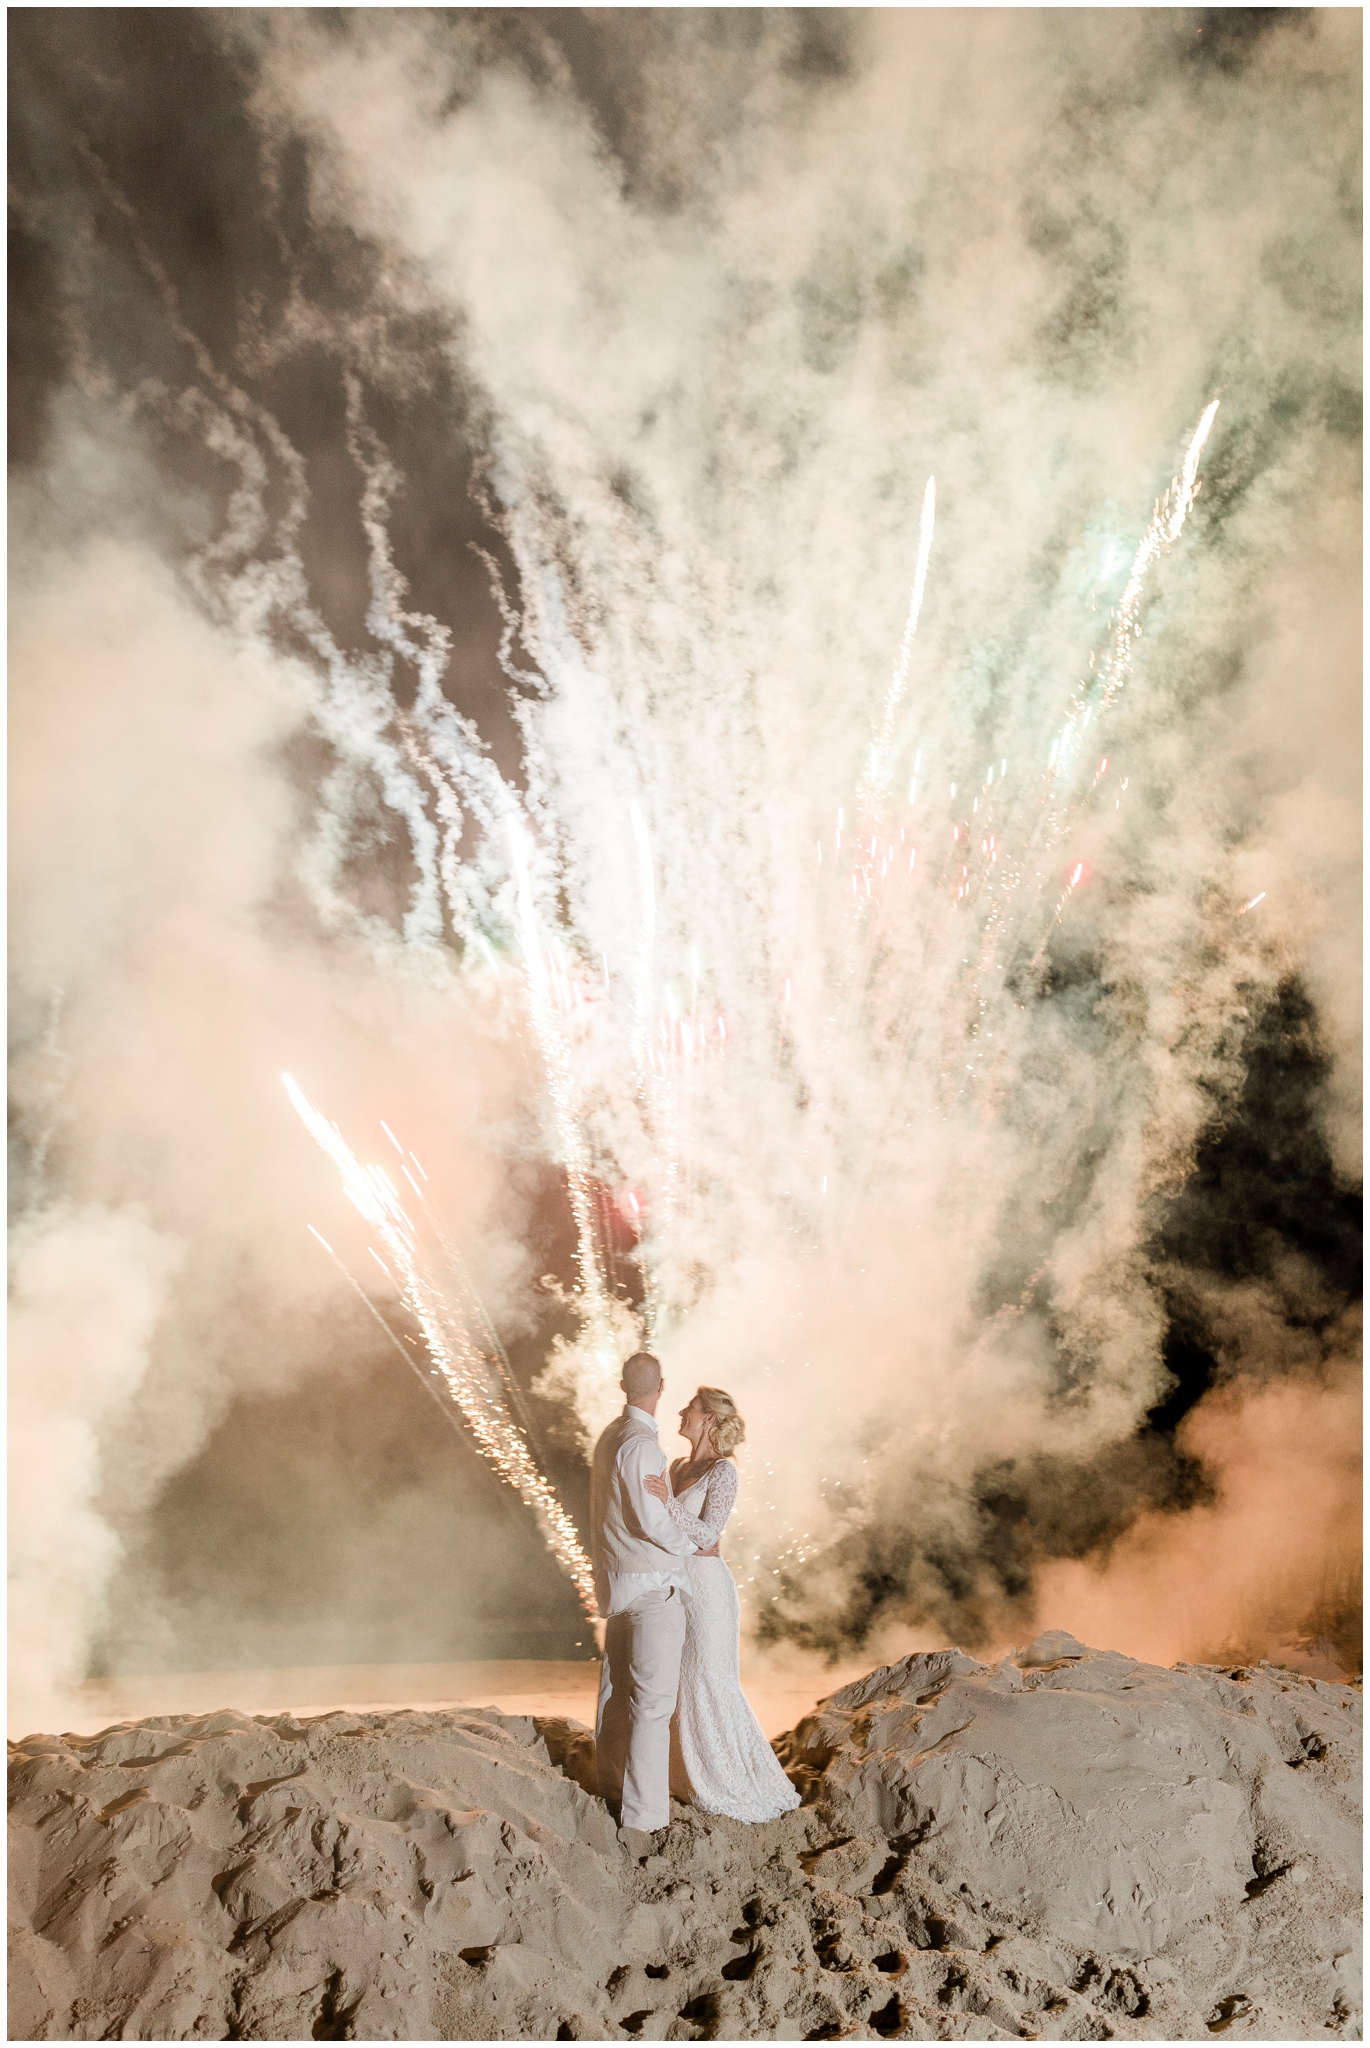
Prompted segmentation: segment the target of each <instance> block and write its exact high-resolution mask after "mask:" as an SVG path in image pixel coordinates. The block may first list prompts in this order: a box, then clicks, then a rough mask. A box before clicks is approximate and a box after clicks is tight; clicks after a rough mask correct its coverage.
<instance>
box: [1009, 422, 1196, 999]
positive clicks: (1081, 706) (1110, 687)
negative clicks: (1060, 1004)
mask: <svg viewBox="0 0 1370 2048" xmlns="http://www.w3.org/2000/svg"><path fill="white" fill-rule="evenodd" d="M1219 403H1220V401H1219V400H1218V399H1216V398H1215V399H1213V400H1212V402H1211V403H1210V404H1209V405H1208V406H1207V407H1206V408H1205V410H1204V412H1203V414H1202V416H1201V418H1200V420H1199V423H1198V425H1197V426H1196V427H1195V429H1194V432H1193V434H1192V435H1191V437H1190V441H1189V445H1188V447H1187V448H1186V450H1185V458H1184V462H1183V464H1182V466H1181V469H1180V474H1179V476H1178V477H1176V478H1175V479H1174V480H1173V481H1172V483H1171V485H1170V488H1169V489H1168V490H1167V491H1166V493H1165V496H1164V497H1163V498H1162V499H1161V502H1160V504H1159V505H1158V506H1157V507H1156V510H1155V512H1154V513H1153V515H1152V518H1151V523H1150V525H1149V526H1148V527H1147V530H1146V532H1145V533H1144V534H1143V536H1142V539H1141V542H1140V544H1139V545H1138V548H1137V551H1136V553H1135V554H1134V556H1133V558H1132V567H1131V570H1130V571H1129V574H1128V579H1127V582H1126V584H1125V585H1124V588H1123V593H1122V596H1121V597H1120V598H1119V599H1118V602H1117V604H1116V606H1115V607H1114V611H1113V630H1112V632H1111V634H1110V636H1109V643H1108V649H1107V652H1106V653H1105V655H1104V659H1103V661H1102V663H1100V664H1099V667H1098V676H1097V680H1096V679H1095V678H1094V677H1090V678H1089V679H1088V681H1086V682H1083V683H1081V684H1080V686H1079V687H1078V689H1077V690H1076V693H1075V696H1074V698H1073V700H1072V703H1071V707H1070V710H1069V712H1068V713H1067V716H1066V721H1065V724H1064V725H1063V726H1062V728H1061V731H1060V733H1059V734H1058V736H1057V738H1056V740H1055V741H1054V742H1053V744H1052V749H1051V754H1050V757H1049V760H1048V763H1047V786H1048V791H1049V793H1050V798H1051V799H1054V797H1055V793H1056V790H1057V788H1058V787H1059V786H1060V785H1061V784H1063V783H1064V782H1065V780H1066V778H1067V776H1068V773H1069V770H1070V768H1071V766H1072V765H1073V760H1074V759H1076V758H1078V757H1079V756H1080V755H1081V754H1082V752H1083V745H1084V738H1085V734H1086V732H1087V730H1088V728H1089V726H1090V724H1091V722H1092V721H1093V720H1094V718H1095V716H1096V714H1097V715H1098V718H1099V720H1100V722H1101V723H1102V720H1103V718H1104V716H1105V715H1106V714H1107V713H1108V712H1109V711H1110V710H1111V709H1112V708H1113V706H1114V704H1115V703H1116V702H1117V700H1118V698H1119V696H1120V695H1121V693H1122V691H1123V689H1124V688H1125V687H1126V684H1127V679H1128V675H1129V673H1130V671H1131V668H1132V657H1133V649H1134V648H1135V646H1136V643H1137V641H1138V640H1139V639H1140V638H1141V633H1142V622H1141V608H1142V598H1143V596H1144V594H1145V590H1146V585H1147V580H1148V578H1149V576H1150V574H1151V572H1152V570H1153V569H1154V568H1155V566H1156V564H1157V563H1158V562H1159V561H1160V560H1161V558H1162V557H1163V556H1164V555H1166V554H1168V553H1169V551H1170V549H1171V548H1172V547H1173V546H1174V544H1175V542H1176V541H1177V540H1178V539H1179V537H1180V535H1181V534H1182V533H1183V531H1184V525H1185V521H1186V519H1187V518H1188V516H1189V512H1190V508H1191V507H1192V505H1193V503H1194V500H1195V498H1196V497H1197V496H1198V493H1199V480H1198V472H1199V459H1200V457H1201V456H1202V454H1203V451H1204V446H1205V444H1206V442H1207V440H1208V437H1209V434H1210V433H1211V432H1212V428H1213V422H1214V420H1215V419H1216V417H1217V413H1218V406H1219ZM1107 767H1108V760H1107V757H1106V756H1105V757H1104V759H1103V761H1102V764H1101V767H1100V769H1099V770H1097V771H1096V773H1095V774H1094V776H1093V777H1092V779H1091V789H1093V787H1095V786H1096V785H1097V783H1098V782H1099V780H1100V779H1101V775H1102V773H1103V772H1104V771H1105V770H1106V769H1107ZM1083 800H1084V799H1083V798H1079V799H1077V800H1076V802H1075V804H1073V805H1069V804H1059V803H1056V802H1054V801H1050V800H1049V803H1048V808H1047V811H1046V815H1045V818H1044V821H1043V824H1044V830H1043V833H1042V838H1041V844H1042V846H1043V848H1044V849H1046V848H1050V847H1052V846H1055V845H1057V844H1059V842H1060V840H1061V838H1062V836H1063V834H1064V832H1065V830H1066V828H1067V826H1068V824H1069V822H1070V820H1071V819H1072V818H1073V817H1074V815H1075V814H1076V812H1077V811H1078V809H1079V805H1080V803H1081V802H1082V801H1083ZM1083 878H1084V870H1083V867H1082V866H1080V865H1077V866H1076V867H1074V868H1073V869H1072V871H1071V877H1070V879H1069V881H1068V882H1067V883H1066V885H1065V887H1064V888H1063V889H1062V890H1061V891H1060V892H1059V894H1058V895H1057V897H1056V900H1055V903H1054V905H1053V909H1052V913H1051V926H1052V927H1054V926H1056V925H1058V924H1059V923H1060V922H1061V919H1062V917H1063V915H1064V913H1065V909H1066V906H1067V904H1068V903H1069V901H1070V899H1071V897H1072V896H1073V894H1074V893H1075V890H1076V889H1077V888H1078V887H1079V884H1080V882H1081V881H1082V880H1083ZM1049 942H1050V930H1048V931H1047V933H1046V934H1045V935H1044V936H1043V938H1042V939H1041V942H1040V944H1039V945H1038V947H1037V950H1036V953H1035V954H1034V956H1033V958H1034V962H1038V961H1040V960H1041V958H1042V956H1043V954H1044V952H1045V949H1046V947H1047V945H1048V944H1049Z"/></svg>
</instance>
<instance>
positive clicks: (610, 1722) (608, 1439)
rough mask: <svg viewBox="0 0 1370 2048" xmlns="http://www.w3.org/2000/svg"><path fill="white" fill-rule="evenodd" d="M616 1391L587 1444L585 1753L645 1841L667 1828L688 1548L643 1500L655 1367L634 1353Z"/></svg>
mask: <svg viewBox="0 0 1370 2048" xmlns="http://www.w3.org/2000/svg"><path fill="white" fill-rule="evenodd" d="M619 1384H620V1385H621V1386H622V1388H623V1392H624V1396H625V1401H626V1405H625V1407H624V1410H623V1413H622V1414H621V1415H620V1416H619V1417H618V1418H617V1420H616V1421H614V1422H611V1423H610V1424H609V1427H608V1428H607V1429H606V1430H605V1432H604V1434H603V1436H602V1437H601V1438H600V1440H599V1442H598V1443H597V1444H596V1445H595V1457H594V1468H593V1475H592V1478H591V1482H590V1527H591V1552H592V1556H593V1562H594V1568H595V1597H596V1599H597V1600H598V1601H599V1611H600V1613H601V1614H602V1615H603V1616H604V1619H605V1629H604V1664H603V1667H602V1670H601V1672H600V1680H599V1711H598V1714H597V1715H596V1718H595V1747H596V1752H597V1755H598V1759H599V1790H600V1796H601V1798H603V1799H606V1800H607V1801H608V1802H609V1805H610V1808H611V1809H612V1808H614V1807H619V1808H620V1814H619V1818H620V1823H621V1825H622V1826H623V1827H625V1828H640V1829H641V1830H642V1831H643V1832H644V1833H646V1834H652V1833H655V1831H656V1830H657V1829H658V1828H664V1827H668V1826H669V1825H670V1819H671V1801H670V1756H671V1716H672V1714H673V1713H674V1712H675V1704H676V1694H677V1692H678V1690H679V1687H680V1652H681V1647H682V1645H683V1644H684V1641H685V1603H686V1601H687V1600H688V1598H689V1595H690V1581H689V1578H688V1576H687V1574H686V1570H685V1562H686V1559H687V1558H690V1557H692V1556H693V1555H694V1552H695V1548H696V1546H695V1545H694V1544H693V1543H692V1542H691V1541H690V1539H689V1537H688V1536H687V1535H685V1533H684V1531H683V1530H681V1529H678V1528H677V1527H676V1525H675V1523H674V1522H673V1521H672V1520H671V1518H670V1516H669V1514H668V1513H667V1512H666V1509H665V1507H664V1505H663V1504H662V1502H661V1501H659V1500H657V1499H655V1498H654V1497H653V1495H652V1494H650V1493H648V1491H647V1488H646V1486H645V1485H644V1484H643V1481H644V1480H645V1479H646V1478H647V1476H648V1474H649V1473H658V1474H659V1473H662V1472H664V1471H665V1470H666V1457H665V1453H664V1452H663V1451H662V1448H661V1445H660V1444H659V1443H658V1442H657V1434H656V1422H655V1419H654V1418H655V1415H656V1404H657V1402H658V1401H659V1400H660V1399H661V1389H662V1384H663V1382H662V1377H661V1367H660V1366H659V1365H658V1363H657V1361H656V1359H655V1358H653V1356H652V1354H651V1352H650V1351H638V1352H636V1353H635V1354H634V1355H633V1357H632V1358H630V1359H629V1360H628V1362H627V1364H626V1365H625V1366H624V1368H623V1377H622V1379H621V1380H620V1382H619Z"/></svg>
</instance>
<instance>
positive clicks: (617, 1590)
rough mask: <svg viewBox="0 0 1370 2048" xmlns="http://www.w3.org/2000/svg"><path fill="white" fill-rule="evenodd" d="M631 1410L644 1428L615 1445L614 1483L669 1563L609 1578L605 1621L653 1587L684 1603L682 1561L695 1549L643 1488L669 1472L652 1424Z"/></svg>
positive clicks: (685, 1590) (649, 1418)
mask: <svg viewBox="0 0 1370 2048" xmlns="http://www.w3.org/2000/svg"><path fill="white" fill-rule="evenodd" d="M629 1405H630V1406H631V1407H632V1409H633V1414H634V1416H635V1417H636V1418H637V1419H638V1422H639V1425H641V1424H643V1423H645V1424H646V1428H642V1427H641V1426H639V1427H638V1428H637V1429H635V1430H634V1431H633V1433H632V1434H631V1435H630V1436H628V1437H625V1439H624V1441H623V1442H622V1443H621V1444H620V1445H619V1449H618V1455H617V1457H616V1458H615V1460H614V1474H615V1478H616V1479H617V1481H618V1483H619V1485H620V1486H621V1487H622V1488H623V1490H624V1493H625V1494H626V1496H627V1498H628V1500H629V1501H630V1502H631V1504H632V1508H633V1512H634V1513H635V1515H636V1517H637V1520H638V1522H639V1524H640V1525H641V1528H642V1530H643V1533H644V1534H645V1535H647V1536H649V1537H650V1538H651V1539H652V1541H653V1542H654V1543H659V1544H660V1546H661V1548H662V1549H663V1550H664V1551H668V1552H669V1553H670V1554H671V1557H672V1559H673V1562H671V1563H669V1564H666V1565H664V1566H663V1568H662V1569H661V1570H660V1571H636V1572H615V1571H611V1572H609V1573H608V1574H607V1577H608V1581H609V1605H608V1607H607V1608H606V1609H604V1612H605V1615H606V1616H608V1615H613V1614H622V1612H623V1610H624V1609H625V1608H626V1607H631V1605H632V1603H633V1602H634V1600H636V1599H638V1598H639V1596H640V1595H641V1594H643V1593H645V1592H647V1591H648V1590H649V1588H653V1587H658V1588H664V1587H667V1586H674V1587H675V1589H676V1591H677V1593H678V1594H679V1595H680V1596H681V1598H682V1599H688V1598H689V1596H690V1575H689V1572H688V1571H687V1570H686V1561H687V1559H689V1558H691V1557H693V1556H694V1554H695V1551H696V1549H697V1548H698V1546H697V1545H696V1544H695V1543H694V1542H693V1541H692V1540H691V1538H690V1537H688V1536H687V1535H686V1534H685V1532H684V1530H683V1529H680V1528H678V1527H677V1526H676V1524H675V1523H674V1522H673V1521H672V1520H671V1517H670V1514H669V1513H668V1511H667V1507H666V1503H665V1501H661V1500H658V1499H657V1498H656V1496H655V1494H651V1493H649V1492H648V1491H647V1488H646V1486H645V1485H644V1483H643V1482H644V1481H645V1480H646V1478H647V1476H648V1474H649V1473H656V1474H659V1475H662V1476H664V1474H665V1472H666V1470H667V1465H666V1453H665V1452H664V1451H663V1450H662V1448H661V1444H660V1441H659V1439H658V1437H657V1433H656V1418H655V1417H654V1416H651V1415H649V1414H648V1413H647V1411H646V1409H645V1408H639V1407H637V1405H636V1404H635V1403H630V1404H629Z"/></svg>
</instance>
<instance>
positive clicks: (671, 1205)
mask: <svg viewBox="0 0 1370 2048" xmlns="http://www.w3.org/2000/svg"><path fill="white" fill-rule="evenodd" d="M628 815H629V818H630V820H631V822H632V827H633V840H634V843H635V845H636V847H637V860H638V885H639V889H640V892H641V904H642V909H641V919H640V923H639V926H638V943H637V961H636V968H635V972H634V976H633V1067H634V1073H635V1075H636V1080H637V1090H638V1096H639V1099H640V1101H641V1104H642V1113H643V1120H644V1123H645V1125H646V1128H647V1131H648V1133H649V1134H650V1137H651V1139H652V1141H653V1144H654V1147H655V1151H656V1157H657V1172H658V1177H659V1181H660V1192H659V1196H658V1199H657V1203H656V1205H655V1208H654V1212H653V1217H652V1238H651V1242H650V1243H649V1245H647V1246H646V1247H645V1248H644V1253H643V1277H644V1282H645V1288H646V1296H645V1300H644V1304H643V1311H644V1314H643V1319H644V1322H645V1325H646V1330H647V1336H648V1340H649V1341H655V1338H656V1335H657V1330H658V1325H659V1322H660V1318H661V1310H662V1295H661V1284H660V1283H661V1266H660V1262H661V1255H662V1254H663V1253H664V1252H665V1251H666V1250H667V1249H668V1248H669V1247H670V1244H671V1237H672V1226H673V1224H674V1222H675V1213H676V1203H677V1199H678V1196H679V1188H680V1158H679V1142H678V1133H677V1128H676V1111H675V1091H674V1089H673V1087H672V1085H671V1071H670V1070H671V1065H672V1056H673V1054H674V1050H675V1042H674V1033H673V1031H671V1030H668V1031H667V1033H666V1038H665V1050H664V1051H663V1052H662V1053H661V1054H658V1052H657V1048H656V1047H655V1045H654V1044H653V1043H652V1016H653V1002H652V996H653V984H654V973H653V970H654V966H655V957H656V870H655V864H654V862H653V859H652V840H651V834H650V833H649V832H648V830H647V821H646V819H645V818H644V817H643V815H642V810H641V807H640V805H638V804H637V803H636V802H634V803H632V804H631V805H630V806H629V813H628ZM670 1021H671V1024H672V1025H674V1022H675V1020H674V1018H672V1019H671V1020H670ZM653 1254H655V1256H653Z"/></svg>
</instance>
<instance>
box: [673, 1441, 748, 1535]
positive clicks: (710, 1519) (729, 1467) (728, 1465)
mask: <svg viewBox="0 0 1370 2048" xmlns="http://www.w3.org/2000/svg"><path fill="white" fill-rule="evenodd" d="M736 1501H737V1467H736V1465H734V1463H733V1461H732V1459H731V1458H720V1459H719V1461H718V1463H717V1464H716V1465H715V1466H714V1468H713V1471H712V1472H711V1473H710V1474H709V1479H708V1484H707V1485H706V1487H705V1489H704V1512H703V1514H702V1515H692V1514H691V1513H690V1511H689V1509H688V1508H684V1507H682V1506H681V1504H680V1502H679V1501H678V1500H677V1499H676V1498H675V1496H674V1495H672V1497H671V1499H670V1500H669V1501H667V1503H666V1507H667V1511H668V1513H669V1514H670V1517H671V1520H672V1521H673V1522H674V1523H675V1525H676V1527H677V1528H678V1529H683V1530H684V1531H685V1534H686V1535H687V1536H688V1537H689V1539H690V1541H691V1542H692V1543H697V1544H698V1546H699V1548H700V1549H701V1550H712V1549H713V1547H714V1545H715V1543H717V1541H718V1539H719V1537H720V1536H721V1535H722V1534H723V1531H724V1528H725V1527H726V1526H727V1521H728V1517H729V1515H730V1514H731V1513H732V1511H733V1507H734V1505H735V1504H736Z"/></svg>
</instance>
